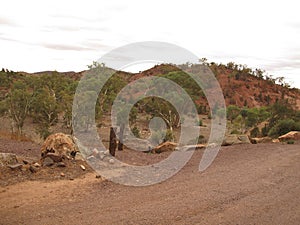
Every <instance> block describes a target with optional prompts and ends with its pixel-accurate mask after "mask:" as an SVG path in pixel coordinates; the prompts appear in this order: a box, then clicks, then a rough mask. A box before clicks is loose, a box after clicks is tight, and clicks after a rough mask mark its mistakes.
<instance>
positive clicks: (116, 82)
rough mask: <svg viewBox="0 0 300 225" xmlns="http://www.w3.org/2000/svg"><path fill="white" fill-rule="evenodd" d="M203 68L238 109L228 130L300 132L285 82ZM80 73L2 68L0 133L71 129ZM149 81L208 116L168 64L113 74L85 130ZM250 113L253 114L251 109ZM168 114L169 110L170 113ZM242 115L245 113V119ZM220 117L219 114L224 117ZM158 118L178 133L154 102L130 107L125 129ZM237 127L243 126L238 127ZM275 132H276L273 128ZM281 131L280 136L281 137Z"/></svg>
mask: <svg viewBox="0 0 300 225" xmlns="http://www.w3.org/2000/svg"><path fill="white" fill-rule="evenodd" d="M204 63H205V64H206V65H207V66H208V67H209V68H210V69H211V71H212V72H213V73H214V74H215V77H216V78H217V80H218V81H219V83H220V86H221V88H222V91H223V94H224V98H225V102H226V105H227V106H236V107H238V108H237V109H236V108H232V107H231V108H230V107H229V108H230V109H231V114H228V112H227V119H228V120H230V121H231V122H232V123H235V125H234V126H233V127H232V129H233V130H237V131H238V132H239V133H244V132H246V131H250V130H251V129H252V128H255V127H256V126H258V125H259V123H261V122H264V121H267V122H268V124H269V126H268V127H265V130H264V132H263V131H262V127H260V131H259V132H256V133H258V134H257V135H258V136H262V135H267V134H268V132H269V131H270V130H271V129H272V127H274V126H275V127H276V124H277V123H279V122H282V123H284V124H286V123H288V124H289V125H288V129H284V131H286V130H290V129H297V130H298V129H300V127H299V126H300V123H298V122H299V116H300V114H299V113H298V112H296V111H295V112H293V111H290V108H293V110H299V109H300V91H299V89H291V88H289V85H288V84H286V83H285V82H284V79H282V78H279V79H274V78H272V76H268V75H266V74H264V72H263V71H261V70H259V69H256V70H255V71H253V70H251V69H249V68H247V67H246V66H241V65H236V64H234V63H228V64H227V65H223V64H215V63H207V62H204ZM180 67H181V68H184V70H185V71H187V72H190V73H193V72H194V71H195V70H197V68H199V67H201V65H199V64H198V65H193V64H184V65H180ZM90 68H91V71H92V72H93V71H94V72H96V73H97V71H98V70H103V69H104V70H106V69H108V71H109V72H111V71H114V70H112V69H110V68H106V67H104V66H103V64H99V65H98V64H94V65H93V66H91V67H90ZM98 72H99V71H98ZM84 73H85V71H82V72H78V73H76V72H62V73H60V72H56V71H44V72H38V73H26V72H13V71H8V70H4V69H2V71H0V119H2V120H3V119H4V120H3V121H2V123H3V127H2V129H1V130H0V131H1V132H9V131H10V132H11V133H18V134H22V130H23V126H24V128H26V130H27V131H28V129H30V130H34V132H35V133H36V134H38V135H39V136H40V137H41V138H46V137H47V136H48V135H49V134H51V133H53V132H58V131H63V132H68V133H69V132H71V128H72V126H73V124H72V105H73V96H74V93H75V91H76V88H77V85H78V82H79V80H80V78H81V77H82V76H83V74H84ZM148 76H159V77H164V78H168V79H171V80H172V81H174V82H176V83H177V84H178V85H179V86H180V87H182V88H183V89H185V91H186V92H187V93H188V94H189V96H190V97H191V99H192V100H193V101H194V102H195V103H196V106H197V110H198V113H199V114H206V115H209V114H210V109H209V106H208V103H207V100H206V97H205V95H204V93H203V91H202V90H201V89H200V88H199V86H198V85H197V84H196V82H195V81H194V80H193V79H192V78H190V77H189V76H188V75H187V74H186V73H185V72H183V71H182V70H180V69H179V68H178V67H176V66H174V65H170V64H161V65H156V66H154V67H153V68H151V69H148V70H145V71H142V72H140V73H127V72H124V71H116V72H115V74H114V75H113V76H112V77H111V78H110V79H109V80H108V81H107V82H106V83H105V85H104V86H103V88H102V90H101V92H100V95H99V98H98V100H97V103H96V115H95V116H96V118H88V119H87V120H86V121H88V122H86V121H83V123H85V124H84V127H86V129H89V127H90V126H91V123H90V122H89V121H93V120H94V119H96V122H97V126H99V127H101V124H103V122H105V121H103V118H105V116H104V115H106V116H107V115H109V114H110V111H111V106H112V103H113V101H114V99H115V98H116V96H117V95H118V93H119V92H120V91H121V90H122V88H124V87H125V86H126V85H128V84H129V83H131V82H133V81H136V80H138V79H139V78H142V77H148ZM86 82H87V85H88V86H87V87H91V89H89V91H92V92H95V91H96V92H98V90H94V89H93V88H95V87H97V85H98V84H99V82H100V83H101V82H102V81H101V80H100V79H97V77H95V76H94V75H93V74H92V75H91V76H90V77H89V79H88V80H86ZM144 91H145V90H144V89H143V88H133V89H132V90H131V92H130V93H129V94H128V95H127V96H123V99H124V100H125V99H127V100H128V99H130V98H131V97H133V96H135V95H139V94H140V93H142V92H144ZM206 91H207V92H208V93H210V94H211V95H212V96H213V98H214V95H215V97H216V98H217V97H218V96H217V95H216V94H215V90H214V88H212V87H210V86H209V85H208V86H207V89H206ZM178 93H179V95H178V97H180V90H178ZM81 97H82V101H83V102H82V103H84V102H89V94H88V93H87V94H86V95H85V94H83V95H82V96H81ZM275 103H278V104H279V105H278V106H279V108H278V107H277V109H276V107H275V108H272V106H273V105H274V104H275ZM81 105H82V104H81ZM217 105H218V103H217V102H215V105H213V109H212V111H214V110H218V107H217ZM78 106H79V105H78ZM282 106H283V108H282ZM261 107H265V108H263V109H262V110H261V111H260V110H258V109H257V108H261ZM79 108H80V107H79ZM157 108H158V109H157ZM252 108H253V110H251V109H252ZM282 109H283V110H282ZM170 110H171V111H172V113H171V114H170ZM232 110H233V111H232ZM243 110H244V111H245V110H246V114H245V112H243ZM281 111H282V112H283V113H281ZM288 111H289V112H288ZM80 113H81V114H82V115H83V114H85V113H86V110H84V109H83V110H82V111H81V112H80ZM138 114H140V115H138ZM222 114H223V115H224V112H223V113H222ZM161 115H165V117H169V119H167V118H164V120H165V122H166V124H167V126H168V129H171V130H172V128H179V126H180V119H179V117H178V114H177V112H176V110H174V108H172V106H171V105H169V104H168V103H167V102H166V101H162V100H159V99H153V98H148V99H143V100H142V101H141V102H139V103H137V104H136V105H135V107H134V110H133V111H132V112H131V114H130V123H131V125H130V126H131V128H132V129H135V130H137V132H139V131H141V130H142V129H144V128H143V127H139V125H138V123H142V124H147V119H146V118H152V117H155V116H159V117H160V116H161ZM138 117H140V118H138ZM286 119H292V120H293V121H286ZM101 120H102V121H101ZM170 121H172V123H171V122H170ZM241 124H242V126H240V125H241ZM264 124H266V123H264ZM281 125H282V124H281ZM281 125H280V126H281ZM284 126H285V125H284ZM138 130H139V131H138ZM278 130H280V129H279V128H278ZM34 132H33V133H34ZM282 132H283V131H280V133H282ZM273 133H274V132H273ZM275 133H276V132H275ZM30 136H32V135H30Z"/></svg>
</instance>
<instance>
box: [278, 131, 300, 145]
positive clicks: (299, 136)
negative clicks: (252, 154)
mask: <svg viewBox="0 0 300 225" xmlns="http://www.w3.org/2000/svg"><path fill="white" fill-rule="evenodd" d="M278 139H279V141H281V142H282V141H288V140H294V141H296V140H300V131H290V132H288V133H287V134H284V135H282V136H280V137H279V138H278Z"/></svg>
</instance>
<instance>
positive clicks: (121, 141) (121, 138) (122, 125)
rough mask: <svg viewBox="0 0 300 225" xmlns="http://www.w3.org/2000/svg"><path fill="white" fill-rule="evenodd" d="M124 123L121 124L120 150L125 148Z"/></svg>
mask: <svg viewBox="0 0 300 225" xmlns="http://www.w3.org/2000/svg"><path fill="white" fill-rule="evenodd" d="M124 128H125V126H124V124H123V123H122V124H121V126H120V133H119V142H118V150H119V151H122V150H123V136H124Z"/></svg>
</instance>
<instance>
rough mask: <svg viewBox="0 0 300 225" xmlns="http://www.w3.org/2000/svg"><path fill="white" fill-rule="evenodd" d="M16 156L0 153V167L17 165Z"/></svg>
mask: <svg viewBox="0 0 300 225" xmlns="http://www.w3.org/2000/svg"><path fill="white" fill-rule="evenodd" d="M17 163H18V160H17V156H16V155H15V154H12V153H0V166H7V165H14V164H17Z"/></svg>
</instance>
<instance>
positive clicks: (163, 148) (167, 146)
mask: <svg viewBox="0 0 300 225" xmlns="http://www.w3.org/2000/svg"><path fill="white" fill-rule="evenodd" d="M177 146H178V144H177V143H174V142H170V141H167V142H164V143H162V144H160V145H158V146H156V147H155V148H153V149H152V152H153V153H162V152H169V151H174V150H175V149H176V147H177Z"/></svg>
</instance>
